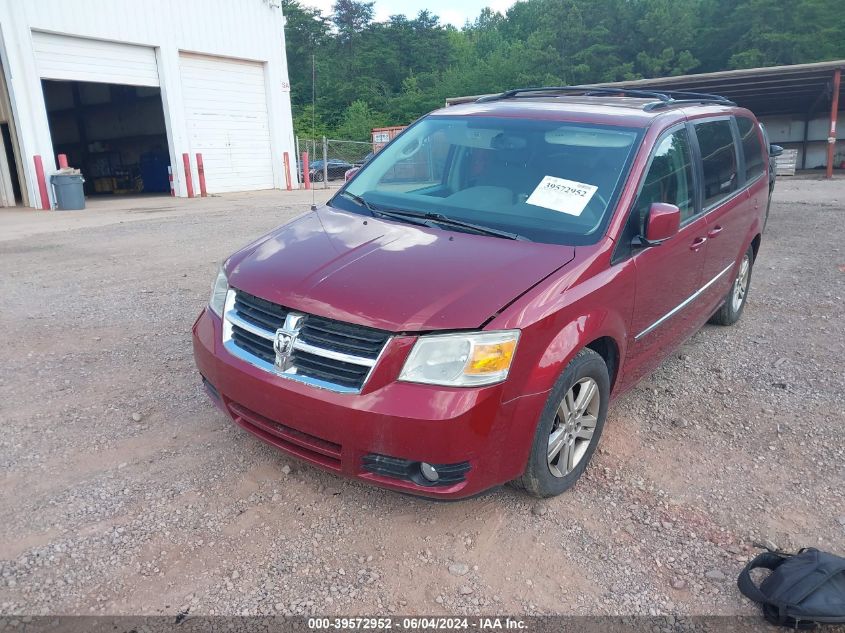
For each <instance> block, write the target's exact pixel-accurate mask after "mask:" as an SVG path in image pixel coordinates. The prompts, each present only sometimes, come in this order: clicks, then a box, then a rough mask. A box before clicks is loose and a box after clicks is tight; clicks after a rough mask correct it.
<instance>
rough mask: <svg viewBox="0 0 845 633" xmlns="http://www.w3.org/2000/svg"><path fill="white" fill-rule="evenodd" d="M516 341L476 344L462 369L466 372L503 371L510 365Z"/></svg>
mask: <svg viewBox="0 0 845 633" xmlns="http://www.w3.org/2000/svg"><path fill="white" fill-rule="evenodd" d="M515 349H516V341H515V340H514V341H504V342H502V343H491V344H486V345H476V346H474V347H473V350H472V356H471V357H470V359H469V362H468V363H467V367H466V369H465V370H464V372H465V373H467V374H490V373H494V372H497V371H505V370H506V369H507V368H508V367H510V365H511V360H512V359H513V352H514V350H515Z"/></svg>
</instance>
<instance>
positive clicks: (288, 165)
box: [283, 152, 293, 191]
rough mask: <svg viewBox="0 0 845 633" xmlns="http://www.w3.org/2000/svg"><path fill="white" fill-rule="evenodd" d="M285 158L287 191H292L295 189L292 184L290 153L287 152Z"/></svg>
mask: <svg viewBox="0 0 845 633" xmlns="http://www.w3.org/2000/svg"><path fill="white" fill-rule="evenodd" d="M283 158H284V163H285V189H287V190H288V191H290V190H291V189H293V187H292V186H291V183H290V156H288V153H287V152H285V153H284V155H283Z"/></svg>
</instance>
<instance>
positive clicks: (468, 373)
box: [399, 330, 519, 387]
mask: <svg viewBox="0 0 845 633" xmlns="http://www.w3.org/2000/svg"><path fill="white" fill-rule="evenodd" d="M518 340H519V330H503V331H501V332H473V333H468V334H434V335H431V336H421V337H420V338H419V339H418V340H417V342H416V343H415V344H414V349H412V350H411V354H410V355H409V356H408V360H406V361H405V366H404V367H403V368H402V373H401V374H399V380H404V381H406V382H420V383H425V384H429V385H445V386H449V387H476V386H479V385H491V384H493V383H496V382H501V381H503V380H504V379H505V378H507V377H508V370H509V369H510V366H511V361H513V354H514V351H516V343H517V341H518Z"/></svg>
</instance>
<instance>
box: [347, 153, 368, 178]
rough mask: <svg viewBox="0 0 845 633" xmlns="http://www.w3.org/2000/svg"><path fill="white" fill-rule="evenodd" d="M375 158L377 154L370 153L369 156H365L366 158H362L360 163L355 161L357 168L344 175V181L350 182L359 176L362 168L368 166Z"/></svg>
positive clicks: (348, 170)
mask: <svg viewBox="0 0 845 633" xmlns="http://www.w3.org/2000/svg"><path fill="white" fill-rule="evenodd" d="M373 156H375V153H374V152H370V153H369V154H367V155H366V156H364V158H362V159H361V160H360V161H355V163H354V164H355V166H354V167H353V168H352V169H347V170H346V173H345V174H343V180H345V181H346V180H350V179H351V178H352V176H354V175H355V174H357V173H358V170H359V169H361V167H363V166H364V165H366V164H367V163H368V162H369V160H370V159H371V158H372V157H373Z"/></svg>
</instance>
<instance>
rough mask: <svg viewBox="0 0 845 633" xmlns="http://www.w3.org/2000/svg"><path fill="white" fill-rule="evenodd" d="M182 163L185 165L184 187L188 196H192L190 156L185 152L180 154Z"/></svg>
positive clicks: (192, 178) (192, 181)
mask: <svg viewBox="0 0 845 633" xmlns="http://www.w3.org/2000/svg"><path fill="white" fill-rule="evenodd" d="M182 164H183V165H184V167H185V187H186V188H187V189H188V197H189V198H193V197H194V177H193V176H192V175H191V157H190V156H188V153H187V152H185V153H184V154H182Z"/></svg>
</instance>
